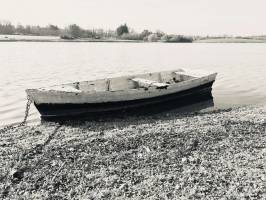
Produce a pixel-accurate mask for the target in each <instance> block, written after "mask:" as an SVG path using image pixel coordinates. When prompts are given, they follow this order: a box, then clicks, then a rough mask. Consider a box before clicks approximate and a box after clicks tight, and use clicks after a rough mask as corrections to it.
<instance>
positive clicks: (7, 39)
mask: <svg viewBox="0 0 266 200" xmlns="http://www.w3.org/2000/svg"><path fill="white" fill-rule="evenodd" d="M1 36H2V37H1ZM22 37H23V38H12V37H10V36H9V37H7V36H5V35H0V42H110V43H114V42H118V43H154V42H148V41H143V40H121V39H71V40H67V39H61V38H58V37H54V38H45V37H44V36H34V38H27V37H31V36H27V35H22ZM156 42H159V43H183V42H165V41H155V43H156ZM192 43H266V37H263V38H202V39H196V40H194V41H193V42H192Z"/></svg>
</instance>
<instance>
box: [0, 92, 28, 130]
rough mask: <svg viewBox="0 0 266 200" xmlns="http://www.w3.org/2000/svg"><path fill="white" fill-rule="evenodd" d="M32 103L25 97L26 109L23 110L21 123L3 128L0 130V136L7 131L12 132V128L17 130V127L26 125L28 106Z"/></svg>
mask: <svg viewBox="0 0 266 200" xmlns="http://www.w3.org/2000/svg"><path fill="white" fill-rule="evenodd" d="M32 102H33V101H32V99H31V98H30V97H29V95H27V103H26V109H25V115H24V119H23V121H22V122H20V123H19V124H18V125H8V126H5V127H4V128H2V129H0V134H1V133H5V132H6V131H9V130H13V129H14V128H18V127H21V126H24V125H25V124H26V121H27V119H28V116H29V110H30V105H31V103H32Z"/></svg>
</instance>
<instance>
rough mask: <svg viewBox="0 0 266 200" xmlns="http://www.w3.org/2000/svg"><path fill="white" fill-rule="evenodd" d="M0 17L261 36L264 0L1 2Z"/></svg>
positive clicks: (29, 21) (264, 25)
mask: <svg viewBox="0 0 266 200" xmlns="http://www.w3.org/2000/svg"><path fill="white" fill-rule="evenodd" d="M0 20H8V21H10V22H12V23H14V24H17V23H21V24H23V25H25V24H31V25H37V24H39V25H42V26H43V25H47V24H50V23H51V24H56V25H59V26H60V27H64V26H66V25H68V24H71V23H76V24H79V25H80V26H82V27H83V28H104V29H115V28H116V27H117V26H118V25H120V24H122V23H125V22H126V23H127V24H128V25H129V26H130V27H132V28H133V29H135V30H136V31H142V30H143V29H149V30H152V31H156V30H162V31H164V32H167V33H177V34H186V35H188V34H189V35H207V34H209V35H223V34H229V35H231V34H232V35H261V34H266V0H131V1H130V0H0Z"/></svg>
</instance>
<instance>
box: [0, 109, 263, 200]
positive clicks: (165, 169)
mask: <svg viewBox="0 0 266 200" xmlns="http://www.w3.org/2000/svg"><path fill="white" fill-rule="evenodd" d="M265 182H266V106H252V107H248V106H246V107H240V108H233V109H225V110H214V111H202V112H193V113H183V114H178V113H171V114H162V115H156V116H153V117H140V118H133V117H132V118H128V119H114V120H112V121H111V120H110V121H97V122H82V123H79V124H71V123H67V124H63V125H62V124H57V123H43V124H40V125H35V126H23V127H20V128H14V129H12V130H10V131H6V132H4V133H1V135H0V192H1V193H0V196H1V198H2V199H266V184H265Z"/></svg>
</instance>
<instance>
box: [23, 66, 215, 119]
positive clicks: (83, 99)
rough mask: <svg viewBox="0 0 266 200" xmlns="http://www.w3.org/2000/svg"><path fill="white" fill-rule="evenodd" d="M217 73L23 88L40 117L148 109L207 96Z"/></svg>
mask: <svg viewBox="0 0 266 200" xmlns="http://www.w3.org/2000/svg"><path fill="white" fill-rule="evenodd" d="M216 75H217V73H206V72H202V71H195V70H194V71H191V70H184V69H178V70H171V71H162V72H154V73H145V74H137V75H130V76H123V77H115V78H106V79H99V80H94V81H82V82H75V83H69V84H62V85H56V86H51V87H42V88H38V89H27V90H26V93H27V95H28V96H29V98H31V99H32V100H33V101H34V104H35V106H36V108H37V109H38V111H39V112H40V114H41V116H42V118H43V119H50V118H62V117H63V118H64V117H71V118H73V117H74V116H75V117H78V116H100V115H105V114H108V113H109V114H111V115H113V114H115V113H137V112H142V111H145V110H148V112H150V111H152V110H154V109H157V108H159V107H161V106H167V105H168V104H169V105H170V104H171V103H173V102H175V104H178V105H179V104H180V105H182V103H184V102H190V101H191V100H197V99H198V98H202V97H204V96H210V95H211V90H212V85H213V82H214V81H215V78H216Z"/></svg>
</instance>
